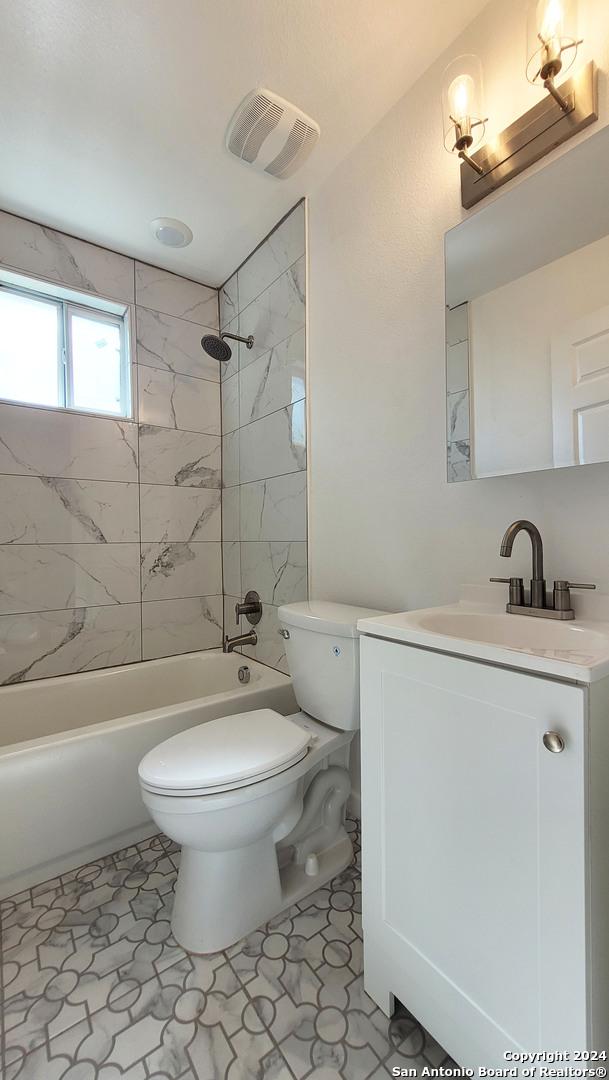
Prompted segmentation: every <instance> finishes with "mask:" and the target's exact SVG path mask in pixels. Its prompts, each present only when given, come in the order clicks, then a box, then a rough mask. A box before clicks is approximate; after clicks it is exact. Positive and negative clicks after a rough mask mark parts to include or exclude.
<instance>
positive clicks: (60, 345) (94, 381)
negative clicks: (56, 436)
mask: <svg viewBox="0 0 609 1080" xmlns="http://www.w3.org/2000/svg"><path fill="white" fill-rule="evenodd" d="M18 280H19V281H21V280H22V279H21V278H20V277H19V278H18ZM24 280H27V279H24ZM37 284H38V287H39V288H40V289H44V294H41V293H39V292H37V291H35V288H32V289H31V290H30V289H29V287H26V288H21V287H18V288H17V287H13V286H12V285H11V284H3V283H2V282H1V281H0V399H3V400H4V401H10V402H18V403H21V404H24V405H39V406H50V407H52V408H60V409H61V408H63V409H74V410H77V411H80V412H91V413H98V414H102V415H105V416H130V415H131V363H130V358H129V338H128V311H127V309H126V308H121V307H120V305H116V304H111V303H109V302H106V301H101V300H100V301H99V303H100V307H99V308H98V307H96V306H94V305H93V304H92V303H91V304H90V303H89V302H88V301H89V299H90V298H89V297H86V300H87V303H86V304H83V303H80V302H78V303H73V302H72V299H71V298H70V299H66V298H65V297H66V294H68V295H69V296H70V297H72V296H75V297H76V298H77V299H78V300H80V294H74V293H69V292H68V290H64V289H59V288H58V287H57V293H58V295H57V296H53V295H52V293H53V287H51V286H49V285H48V284H46V283H43V282H40V283H37ZM47 293H49V294H50V295H47ZM62 294H63V295H62ZM106 307H109V308H111V309H112V308H113V309H115V310H109V311H108V310H106Z"/></svg>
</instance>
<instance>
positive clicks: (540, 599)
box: [499, 519, 546, 608]
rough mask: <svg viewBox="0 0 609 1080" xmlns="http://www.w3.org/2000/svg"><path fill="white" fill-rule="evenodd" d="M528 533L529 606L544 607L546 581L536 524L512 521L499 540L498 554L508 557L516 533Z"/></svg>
mask: <svg viewBox="0 0 609 1080" xmlns="http://www.w3.org/2000/svg"><path fill="white" fill-rule="evenodd" d="M520 532H526V533H528V535H529V537H530V540H531V548H532V551H533V567H532V573H531V597H530V604H531V607H535V608H545V606H546V583H545V581H544V576H543V541H542V539H541V533H540V531H539V529H538V528H537V526H536V525H533V522H532V521H525V520H524V519H520V521H513V522H512V524H511V525H510V526H509V527H508V528H507V529H506V530H505V533H504V536H503V540H502V541H501V548H500V549H499V554H500V555H502V556H503V558H504V559H509V557H510V555H511V554H512V547H513V545H514V540H515V539H516V537H517V536H518V533H520Z"/></svg>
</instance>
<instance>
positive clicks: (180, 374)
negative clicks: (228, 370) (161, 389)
mask: <svg viewBox="0 0 609 1080" xmlns="http://www.w3.org/2000/svg"><path fill="white" fill-rule="evenodd" d="M133 366H134V367H137V368H145V369H146V371H160V372H161V374H163V375H169V377H170V378H178V379H193V380H194V381H195V382H202V383H209V385H210V386H220V380H219V379H206V378H205V376H204V375H191V374H190V373H189V372H186V371H173V370H172V369H171V368H167V367H159V366H158V364H142V363H140V361H139V360H137V361H136V363H134V365H133Z"/></svg>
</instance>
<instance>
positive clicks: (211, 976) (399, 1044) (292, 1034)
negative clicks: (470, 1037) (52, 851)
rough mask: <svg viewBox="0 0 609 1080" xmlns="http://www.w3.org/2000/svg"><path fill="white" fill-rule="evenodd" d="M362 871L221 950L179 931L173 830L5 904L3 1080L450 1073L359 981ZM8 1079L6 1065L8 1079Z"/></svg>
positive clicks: (285, 1079)
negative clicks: (175, 929) (187, 947)
mask: <svg viewBox="0 0 609 1080" xmlns="http://www.w3.org/2000/svg"><path fill="white" fill-rule="evenodd" d="M348 828H349V830H350V832H351V834H352V839H353V841H354V851H355V858H354V863H353V865H352V866H351V867H349V868H348V869H347V870H345V871H344V872H343V873H342V874H340V875H338V877H336V878H335V879H334V880H333V881H332V882H330V884H329V885H327V886H326V887H324V888H322V889H318V890H316V891H315V892H314V893H312V894H311V895H310V896H308V897H305V899H304V900H302V901H300V902H299V903H298V904H296V905H295V906H294V907H292V908H290V909H289V910H287V911H285V912H282V913H281V914H280V915H278V916H276V917H275V918H274V919H271V921H270V922H269V923H268V924H267V925H266V926H264V927H262V928H261V929H260V930H256V931H254V933H252V934H250V935H248V937H246V938H244V939H243V940H242V941H240V942H238V943H237V944H236V945H234V946H232V947H231V948H230V949H228V950H227V951H226V952H225V953H217V954H215V955H214V956H209V957H201V956H190V955H188V954H187V953H185V952H184V951H183V949H181V948H180V947H179V946H178V945H177V944H176V942H175V941H174V939H173V937H172V935H171V923H170V919H171V908H172V904H173V893H174V889H175V881H176V877H177V870H178V866H179V849H178V848H177V847H176V845H175V844H173V843H171V842H170V841H169V840H167V839H166V838H165V837H163V836H155V837H153V838H152V839H151V840H147V841H145V842H144V843H142V844H138V845H136V846H134V847H130V848H126V849H124V850H122V851H117V852H116V853H115V854H114V855H112V856H109V857H107V858H104V859H100V860H98V861H97V862H94V863H90V864H89V865H87V866H82V867H79V868H78V869H77V870H75V871H72V872H70V873H68V874H64V875H63V876H62V877H60V878H55V879H53V881H48V882H45V883H44V884H42V885H37V886H36V887H35V888H34V889H31V890H28V891H26V892H24V893H20V894H19V895H18V896H15V897H11V898H10V899H9V900H6V901H4V903H3V904H2V907H1V918H2V974H3V993H4V1001H3V1010H2V1015H3V1035H4V1072H3V1075H4V1077H5V1080H261V1078H264V1080H306V1078H311V1080H382V1078H383V1077H385V1078H386V1077H387V1076H390V1075H391V1069H392V1067H393V1066H394V1065H404V1064H406V1065H409V1066H412V1065H415V1066H416V1065H419V1066H420V1067H422V1066H423V1065H428V1066H432V1067H437V1066H440V1065H446V1066H451V1065H452V1064H453V1063H452V1062H451V1060H450V1058H449V1057H448V1055H447V1054H446V1053H445V1052H444V1051H443V1050H442V1048H441V1047H439V1046H438V1044H437V1043H436V1042H435V1041H434V1040H433V1039H432V1038H431V1036H430V1035H428V1034H427V1033H426V1032H425V1031H424V1030H423V1028H422V1027H421V1025H420V1024H418V1023H417V1021H416V1020H415V1019H414V1018H413V1017H412V1016H411V1015H410V1014H409V1013H408V1012H406V1010H403V1009H400V1010H398V1012H397V1013H396V1015H395V1016H394V1017H393V1018H392V1019H391V1020H387V1018H386V1017H385V1016H384V1015H383V1014H382V1013H381V1011H380V1010H379V1009H377V1007H376V1005H375V1004H374V1002H373V1001H372V1000H371V998H369V997H368V996H367V994H366V993H365V991H364V988H363V975H362V929H361V888H360V875H359V865H360V863H359V853H360V852H359V836H358V830H357V823H356V822H349V823H348ZM0 1072H1V1070H0Z"/></svg>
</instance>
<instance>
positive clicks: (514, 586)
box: [489, 577, 524, 607]
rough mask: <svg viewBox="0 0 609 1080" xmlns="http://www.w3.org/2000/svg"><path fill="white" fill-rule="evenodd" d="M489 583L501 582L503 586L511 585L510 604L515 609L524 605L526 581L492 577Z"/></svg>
mask: <svg viewBox="0 0 609 1080" xmlns="http://www.w3.org/2000/svg"><path fill="white" fill-rule="evenodd" d="M489 581H497V582H500V583H501V585H509V587H510V600H509V602H510V604H511V605H512V606H513V607H522V606H523V605H524V581H523V580H522V578H521V577H492V578H489Z"/></svg>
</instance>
